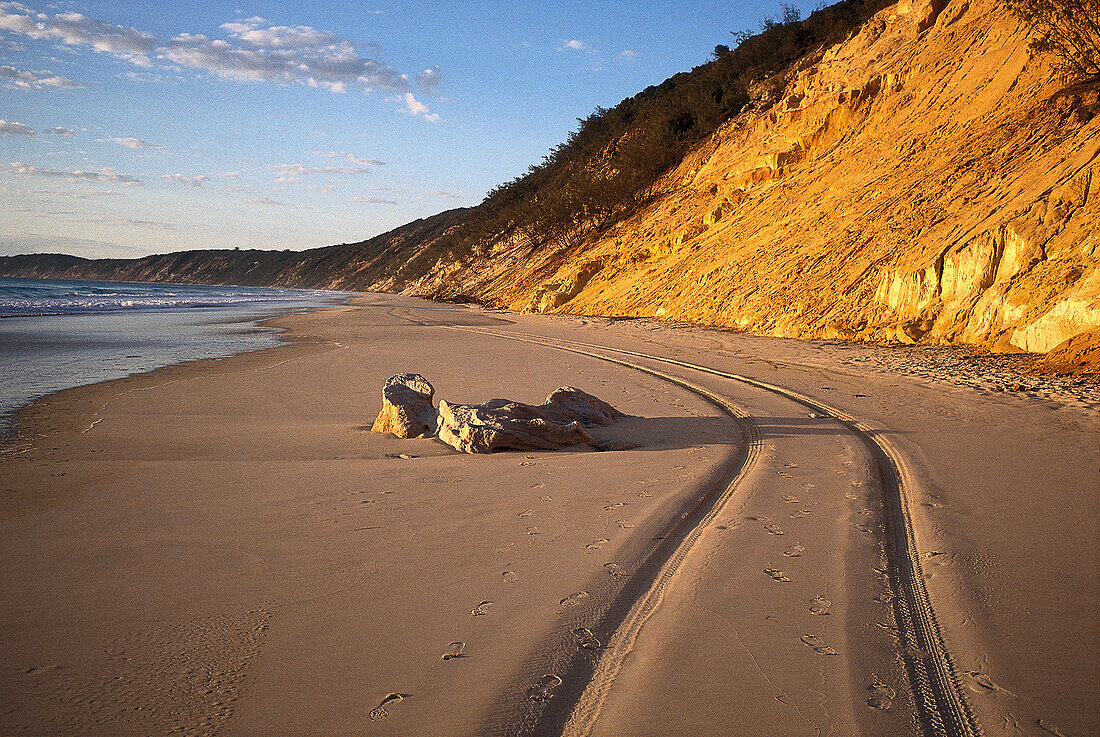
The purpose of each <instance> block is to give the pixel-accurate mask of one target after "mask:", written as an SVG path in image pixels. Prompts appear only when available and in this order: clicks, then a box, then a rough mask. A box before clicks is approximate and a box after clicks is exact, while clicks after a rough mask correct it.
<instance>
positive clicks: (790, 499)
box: [783, 494, 798, 504]
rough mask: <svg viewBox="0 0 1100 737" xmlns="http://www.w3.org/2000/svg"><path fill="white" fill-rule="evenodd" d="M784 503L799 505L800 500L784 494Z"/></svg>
mask: <svg viewBox="0 0 1100 737" xmlns="http://www.w3.org/2000/svg"><path fill="white" fill-rule="evenodd" d="M783 501H785V502H787V504H798V499H797V498H795V497H793V496H791V495H790V494H784V495H783Z"/></svg>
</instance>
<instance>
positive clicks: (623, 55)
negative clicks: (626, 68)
mask: <svg viewBox="0 0 1100 737" xmlns="http://www.w3.org/2000/svg"><path fill="white" fill-rule="evenodd" d="M637 56H638V52H637V51H635V50H634V49H623V50H622V52H620V53H619V58H620V59H625V60H626V61H630V60H632V59H635V58H637Z"/></svg>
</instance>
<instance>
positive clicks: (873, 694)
mask: <svg viewBox="0 0 1100 737" xmlns="http://www.w3.org/2000/svg"><path fill="white" fill-rule="evenodd" d="M867 693H868V694H869V695H868V696H867V705H868V706H870V707H871V708H872V709H883V710H886V709H889V708H890V705H891V704H893V703H894V696H896V695H897V694H895V693H894V689H892V688H890V687H889V686H887V685H886V684H885V683H879V682H878V681H875V682H874V683H872V684H871V685H870V686H868V687H867Z"/></svg>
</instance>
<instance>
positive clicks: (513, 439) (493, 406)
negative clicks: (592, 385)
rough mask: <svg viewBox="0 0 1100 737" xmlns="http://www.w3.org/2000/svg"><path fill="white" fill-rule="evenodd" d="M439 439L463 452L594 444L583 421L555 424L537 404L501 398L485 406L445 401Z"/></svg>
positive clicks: (552, 448) (441, 406) (440, 409)
mask: <svg viewBox="0 0 1100 737" xmlns="http://www.w3.org/2000/svg"><path fill="white" fill-rule="evenodd" d="M439 439H440V440H442V441H443V442H444V443H446V444H447V445H449V446H451V447H452V448H454V449H455V450H459V451H462V452H463V453H492V452H493V451H494V450H498V449H501V448H511V449H513V450H555V449H557V448H567V447H569V446H571V445H578V444H579V443H591V442H592V437H591V436H590V435H589V434H588V433H587V432H585V431H584V428H583V427H581V425H580V423H579V422H576V421H574V422H569V423H560V422H554V421H552V420H548V419H546V417H544V416H543V415H542V413H541V412H539V409H538V407H536V406H534V405H530V404H522V403H520V402H507V401H504V400H499V399H498V400H494V401H491V402H487V403H485V404H482V405H468V404H448V403H447V402H446V401H441V402H440V403H439Z"/></svg>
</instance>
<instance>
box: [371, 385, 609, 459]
mask: <svg viewBox="0 0 1100 737" xmlns="http://www.w3.org/2000/svg"><path fill="white" fill-rule="evenodd" d="M434 395H435V389H434V388H433V387H432V385H431V384H430V383H428V380H427V379H425V378H424V377H423V376H420V375H419V374H398V375H397V376H392V377H390V378H389V379H387V380H386V383H385V385H384V386H383V387H382V410H381V411H380V412H379V413H378V418H377V419H376V420H375V421H374V426H373V427H372V428H371V430H372V431H373V432H383V433H392V434H393V435H396V436H397V437H399V438H411V437H427V436H430V435H437V437H438V438H439V439H440V440H442V441H443V442H445V443H447V444H448V445H450V446H451V447H452V448H455V449H456V450H459V451H461V452H463V453H491V452H493V451H494V450H498V449H501V448H512V449H514V450H529V449H537V450H554V449H557V448H567V447H569V446H572V445H578V444H580V443H593V442H594V441H593V439H592V437H591V436H590V435H589V434H588V433H587V432H585V429H584V427H583V426H588V427H592V426H595V425H607V424H610V423H611V422H614V421H615V419H616V418H619V417H622V416H623V413H622V412H619V411H618V410H617V409H615V408H614V407H612V406H611V405H610V404H608V403H607V402H604V401H602V400H601V399H598V398H596V397H594V396H592V395H591V394H588V393H587V392H583V391H581V390H580V389H575V388H573V387H568V386H567V387H561V388H559V389H555V390H554V391H553V392H551V393H550V395H549V396H548V397H547V398H546V401H545V402H543V403H542V404H538V405H532V404H524V403H522V402H510V401H508V400H506V399H493V400H490V401H488V402H486V403H485V404H451V403H448V402H446V401H440V403H439V409H438V411H437V410H436V409H435V408H434V407H433V406H432V397H433V396H434Z"/></svg>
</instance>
